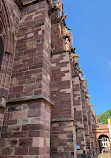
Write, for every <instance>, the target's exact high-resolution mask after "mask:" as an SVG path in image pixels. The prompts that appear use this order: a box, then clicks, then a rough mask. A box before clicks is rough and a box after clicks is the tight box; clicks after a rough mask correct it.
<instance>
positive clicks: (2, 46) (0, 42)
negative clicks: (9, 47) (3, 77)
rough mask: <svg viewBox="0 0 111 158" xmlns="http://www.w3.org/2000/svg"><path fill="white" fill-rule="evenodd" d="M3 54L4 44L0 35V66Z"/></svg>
mask: <svg viewBox="0 0 111 158" xmlns="http://www.w3.org/2000/svg"><path fill="white" fill-rule="evenodd" d="M0 31H1V30H0ZM3 54H4V45H3V41H2V38H1V37H0V68H1V64H2V59H3Z"/></svg>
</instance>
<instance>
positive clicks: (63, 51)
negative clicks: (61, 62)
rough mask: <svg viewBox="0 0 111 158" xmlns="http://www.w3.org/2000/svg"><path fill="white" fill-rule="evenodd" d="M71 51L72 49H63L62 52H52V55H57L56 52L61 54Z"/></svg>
mask: <svg viewBox="0 0 111 158" xmlns="http://www.w3.org/2000/svg"><path fill="white" fill-rule="evenodd" d="M69 52H70V50H68V51H65V50H62V51H60V52H52V53H51V56H53V55H56V54H61V53H69Z"/></svg>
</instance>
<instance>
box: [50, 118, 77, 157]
mask: <svg viewBox="0 0 111 158" xmlns="http://www.w3.org/2000/svg"><path fill="white" fill-rule="evenodd" d="M75 136H76V134H75V126H74V124H73V121H69V122H67V121H65V122H52V126H51V158H76V149H75V148H76V137H75Z"/></svg>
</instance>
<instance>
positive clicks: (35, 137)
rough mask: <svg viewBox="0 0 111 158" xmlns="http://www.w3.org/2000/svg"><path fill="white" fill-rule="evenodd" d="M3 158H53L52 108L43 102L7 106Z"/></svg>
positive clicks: (0, 150) (1, 145)
mask: <svg viewBox="0 0 111 158" xmlns="http://www.w3.org/2000/svg"><path fill="white" fill-rule="evenodd" d="M0 155H1V157H0V158H50V106H48V105H46V103H44V102H42V101H37V100H36V101H30V102H29V101H28V102H24V103H13V104H10V105H8V106H7V108H6V111H5V114H4V121H3V126H2V127H1V141H0Z"/></svg>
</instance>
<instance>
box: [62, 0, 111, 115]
mask: <svg viewBox="0 0 111 158" xmlns="http://www.w3.org/2000/svg"><path fill="white" fill-rule="evenodd" d="M62 1H63V4H64V13H65V14H67V15H68V16H67V19H66V23H67V26H68V27H70V28H71V29H72V30H71V32H72V34H73V43H74V47H76V53H77V54H79V55H80V56H81V58H79V63H80V67H81V68H82V71H83V74H84V76H85V77H86V78H87V83H88V90H89V94H90V95H91V99H90V102H91V104H94V109H96V113H97V114H98V115H99V114H101V113H103V112H105V111H107V110H109V109H111V0H62Z"/></svg>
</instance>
